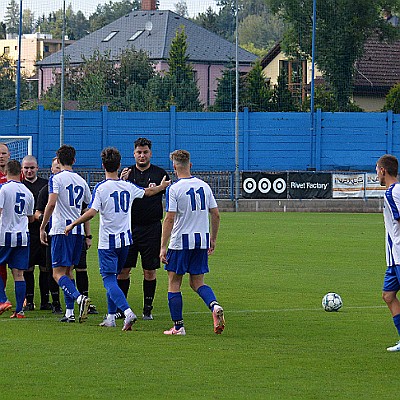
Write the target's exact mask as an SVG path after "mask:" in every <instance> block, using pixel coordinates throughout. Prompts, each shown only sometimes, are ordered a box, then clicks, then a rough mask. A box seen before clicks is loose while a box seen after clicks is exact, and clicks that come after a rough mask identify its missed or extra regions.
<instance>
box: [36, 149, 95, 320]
mask: <svg viewBox="0 0 400 400" xmlns="http://www.w3.org/2000/svg"><path fill="white" fill-rule="evenodd" d="M75 154H76V151H75V149H74V148H73V147H72V146H68V145H62V146H61V147H60V148H59V149H58V150H57V152H56V155H57V160H58V163H59V164H60V168H61V171H60V172H59V173H58V174H55V175H52V176H51V177H50V180H49V200H48V202H47V205H46V208H45V210H44V214H43V220H42V223H41V225H40V241H41V242H42V243H43V244H47V233H46V231H45V228H46V225H47V223H48V222H49V220H50V217H52V218H51V229H50V232H49V235H50V236H51V259H52V267H53V277H54V279H55V281H56V282H57V283H58V285H59V286H60V288H61V289H62V290H63V292H64V299H65V308H66V310H65V316H64V317H63V318H62V319H61V322H75V315H74V303H75V301H76V302H77V303H78V305H79V322H84V321H85V320H86V319H87V314H88V309H89V306H90V299H89V298H88V297H87V296H84V295H82V294H81V293H79V291H78V289H77V288H76V286H75V283H74V281H73V275H72V267H73V266H74V265H78V263H79V259H80V256H81V252H82V246H83V240H84V239H83V235H84V229H83V226H81V225H79V226H77V227H76V228H75V229H74V231H73V232H72V235H70V236H69V237H66V236H65V235H64V231H65V227H66V226H67V225H68V224H70V223H71V222H72V221H74V220H75V219H77V218H78V217H79V215H81V213H82V203H83V202H85V203H86V204H88V203H89V201H90V198H91V194H90V189H89V186H88V184H87V183H86V181H85V180H84V179H83V178H82V177H81V176H80V175H78V174H77V173H76V172H74V171H73V170H72V165H73V164H74V163H75Z"/></svg>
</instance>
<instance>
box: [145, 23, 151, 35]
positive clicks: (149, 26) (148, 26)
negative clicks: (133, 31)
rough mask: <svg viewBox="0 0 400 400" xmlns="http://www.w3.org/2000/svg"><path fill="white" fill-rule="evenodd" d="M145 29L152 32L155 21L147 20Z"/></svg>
mask: <svg viewBox="0 0 400 400" xmlns="http://www.w3.org/2000/svg"><path fill="white" fill-rule="evenodd" d="M144 29H146V31H147V32H149V33H150V32H151V30H152V29H153V23H152V22H151V21H147V22H146V24H145V26H144Z"/></svg>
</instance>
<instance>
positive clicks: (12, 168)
mask: <svg viewBox="0 0 400 400" xmlns="http://www.w3.org/2000/svg"><path fill="white" fill-rule="evenodd" d="M21 169H22V168H21V163H20V162H19V161H18V160H8V161H7V164H6V171H7V174H9V175H12V176H18V175H20V174H21Z"/></svg>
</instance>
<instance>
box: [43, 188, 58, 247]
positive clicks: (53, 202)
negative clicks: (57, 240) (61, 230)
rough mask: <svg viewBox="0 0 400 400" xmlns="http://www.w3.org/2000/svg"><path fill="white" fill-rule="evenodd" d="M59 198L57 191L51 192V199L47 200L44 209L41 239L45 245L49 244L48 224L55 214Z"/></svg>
mask: <svg viewBox="0 0 400 400" xmlns="http://www.w3.org/2000/svg"><path fill="white" fill-rule="evenodd" d="M57 199H58V194H57V193H50V194H49V200H48V202H47V205H46V208H45V209H44V213H43V219H42V223H41V224H40V241H41V242H42V243H43V244H45V245H48V241H47V233H46V231H45V229H46V225H47V224H48V222H49V220H50V217H51V215H52V214H53V211H54V208H55V206H56V203H57Z"/></svg>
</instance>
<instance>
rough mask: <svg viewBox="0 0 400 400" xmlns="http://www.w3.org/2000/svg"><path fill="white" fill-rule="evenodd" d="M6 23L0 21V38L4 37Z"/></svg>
mask: <svg viewBox="0 0 400 400" xmlns="http://www.w3.org/2000/svg"><path fill="white" fill-rule="evenodd" d="M6 29H7V27H6V24H5V23H4V22H0V39H5V38H6Z"/></svg>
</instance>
